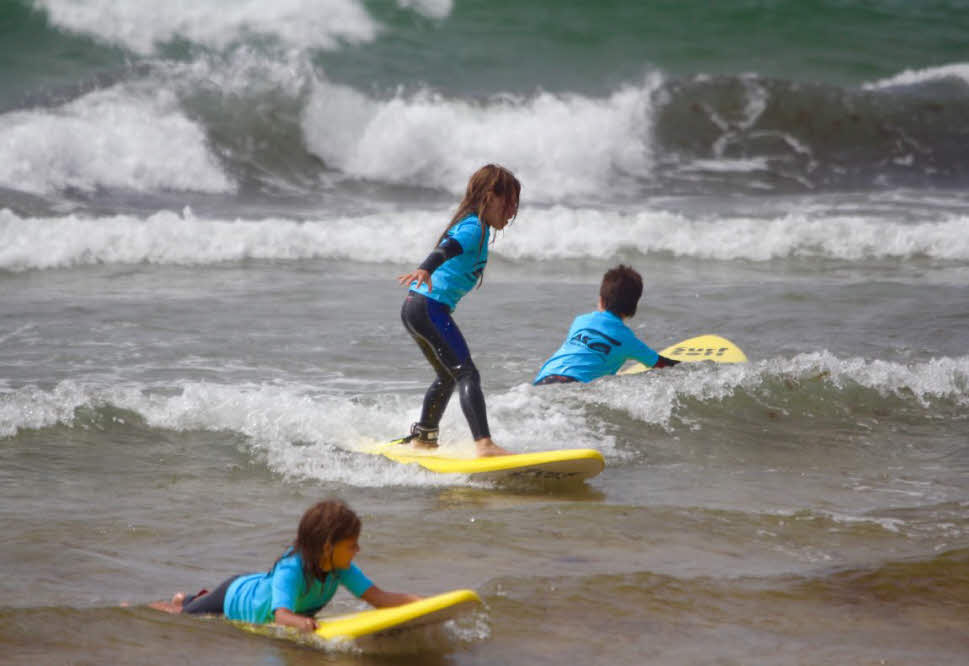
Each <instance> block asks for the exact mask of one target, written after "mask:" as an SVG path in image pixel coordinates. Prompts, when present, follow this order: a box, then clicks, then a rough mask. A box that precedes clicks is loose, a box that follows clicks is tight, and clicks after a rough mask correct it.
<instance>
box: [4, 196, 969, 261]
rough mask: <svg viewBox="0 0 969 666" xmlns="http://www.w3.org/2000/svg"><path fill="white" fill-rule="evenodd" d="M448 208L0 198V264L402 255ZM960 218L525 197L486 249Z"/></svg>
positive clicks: (582, 249) (908, 239) (524, 251)
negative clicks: (253, 212)
mask: <svg viewBox="0 0 969 666" xmlns="http://www.w3.org/2000/svg"><path fill="white" fill-rule="evenodd" d="M448 215H449V211H448V210H435V211H410V212H398V213H394V215H393V224H394V234H393V235H392V236H388V235H387V234H386V229H387V223H388V215H387V214H372V215H366V216H360V217H338V218H329V219H321V220H313V221H306V222H298V221H294V220H286V219H278V218H266V219H262V220H220V219H203V218H198V217H196V216H195V215H194V214H193V213H192V211H191V210H189V209H186V210H185V211H183V212H182V213H181V214H178V213H174V212H169V211H162V212H159V213H156V214H154V215H151V216H149V217H147V218H139V217H135V216H131V215H115V216H110V217H97V218H88V217H82V216H79V215H66V216H61V217H46V218H21V217H19V216H18V215H16V214H15V213H13V212H11V211H10V210H0V269H2V270H10V271H23V270H30V269H48V268H66V267H71V266H78V265H88V264H115V263H118V264H131V263H142V262H145V263H156V264H181V265H201V264H210V263H218V262H227V261H240V260H245V259H282V260H299V259H319V258H329V259H346V260H361V259H365V260H366V261H369V262H379V263H399V264H407V263H410V262H413V261H415V257H420V256H423V254H425V253H426V252H427V248H428V247H429V246H430V245H431V244H432V243H433V241H434V238H436V235H437V233H439V230H440V228H441V224H442V223H441V220H444V219H447V216H448ZM967 225H969V218H965V217H958V218H950V219H947V220H943V221H939V222H923V223H913V224H902V223H891V222H886V221H884V220H877V221H876V220H866V219H863V218H857V217H843V216H834V217H825V216H821V217H817V218H809V217H806V216H804V215H790V216H785V217H783V218H778V219H772V220H771V219H767V220H757V219H750V218H725V219H711V220H691V219H688V218H686V217H684V216H683V215H681V214H677V213H670V212H663V211H650V212H646V211H644V212H641V213H634V214H626V213H618V212H609V211H603V210H595V209H585V210H577V209H571V208H565V207H555V208H552V209H545V210H540V209H524V210H523V211H522V213H521V214H520V216H519V219H518V220H517V221H516V222H515V223H514V225H513V226H512V227H511V228H510V229H509V230H508V231H507V232H506V233H504V234H503V235H502V236H501V238H499V239H498V240H497V241H496V242H495V243H494V245H492V248H491V252H492V254H493V256H498V257H504V258H506V259H510V260H528V261H555V260H583V259H610V258H612V257H614V256H616V255H617V254H619V253H628V252H639V253H642V254H649V253H655V252H669V253H672V254H675V255H677V256H683V257H697V258H710V259H718V260H723V261H730V260H738V259H739V260H750V261H769V260H772V259H778V258H787V257H821V258H833V259H840V260H844V261H863V260H866V259H907V258H911V257H918V256H925V257H930V258H933V259H946V260H954V261H966V260H969V236H967V235H966V234H965V229H966V227H967Z"/></svg>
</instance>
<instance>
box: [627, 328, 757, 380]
mask: <svg viewBox="0 0 969 666" xmlns="http://www.w3.org/2000/svg"><path fill="white" fill-rule="evenodd" d="M660 356H665V357H666V358H671V359H673V360H674V361H680V362H683V363H695V362H697V361H713V362H714V363H746V362H747V356H746V354H744V353H743V352H742V351H741V350H740V347H738V346H737V345H735V344H734V343H732V342H730V340H728V339H727V338H723V337H720V336H719V335H698V336H697V337H695V338H689V339H688V340H683V341H682V342H677V343H676V344H675V345H671V346H669V347H667V348H666V349H664V350H663V351H661V352H660ZM647 370H649V368H647V367H646V366H645V365H643V364H642V363H635V364H634V365H631V366H629V367H628V368H623V369H622V370H620V371H619V374H620V375H634V374H636V373H639V372H646V371H647Z"/></svg>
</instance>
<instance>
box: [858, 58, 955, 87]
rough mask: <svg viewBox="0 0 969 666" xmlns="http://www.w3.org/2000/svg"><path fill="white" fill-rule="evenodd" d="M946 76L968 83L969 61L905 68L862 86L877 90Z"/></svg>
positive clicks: (945, 77)
mask: <svg viewBox="0 0 969 666" xmlns="http://www.w3.org/2000/svg"><path fill="white" fill-rule="evenodd" d="M948 78H953V79H961V80H962V81H964V82H965V83H966V84H967V85H969V63H964V62H963V63H953V64H950V65H942V66H940V67H927V68H925V69H906V70H905V71H903V72H900V73H898V74H896V75H895V76H891V77H889V78H887V79H880V80H878V81H873V82H871V83H866V84H865V85H864V86H863V87H864V88H865V89H866V90H878V89H880V88H892V87H895V86H910V85H916V84H919V83H925V82H927V81H937V80H939V79H948Z"/></svg>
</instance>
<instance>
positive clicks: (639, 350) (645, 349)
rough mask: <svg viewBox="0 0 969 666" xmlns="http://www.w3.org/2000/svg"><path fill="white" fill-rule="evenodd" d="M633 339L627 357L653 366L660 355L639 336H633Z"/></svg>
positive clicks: (649, 366)
mask: <svg viewBox="0 0 969 666" xmlns="http://www.w3.org/2000/svg"><path fill="white" fill-rule="evenodd" d="M633 340H634V342H633V343H632V349H631V350H630V352H629V358H634V359H636V360H637V361H639V362H640V363H642V364H643V365H645V366H646V367H648V368H652V367H655V366H656V364H657V363H659V359H660V355H659V354H657V353H656V352H655V351H654V350H653V348H652V347H650V346H649V345H647V344H646V343H645V342H643V341H642V340H640V339H639V338H633Z"/></svg>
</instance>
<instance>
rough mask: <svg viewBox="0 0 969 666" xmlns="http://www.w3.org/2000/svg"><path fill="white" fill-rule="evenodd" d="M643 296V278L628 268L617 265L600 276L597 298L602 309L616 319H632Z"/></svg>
mask: <svg viewBox="0 0 969 666" xmlns="http://www.w3.org/2000/svg"><path fill="white" fill-rule="evenodd" d="M642 295H643V278H642V276H641V275H640V274H639V273H637V272H636V271H635V270H633V269H632V268H630V267H629V266H625V265H623V264H619V265H618V266H616V267H615V268H610V269H609V270H608V271H606V274H605V275H603V276H602V285H601V286H600V287H599V298H601V299H602V307H603V308H605V309H606V310H608V311H609V312H611V313H613V314H614V315H616V316H617V317H632V316H633V315H635V314H636V305H637V304H638V303H639V297H640V296H642Z"/></svg>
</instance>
